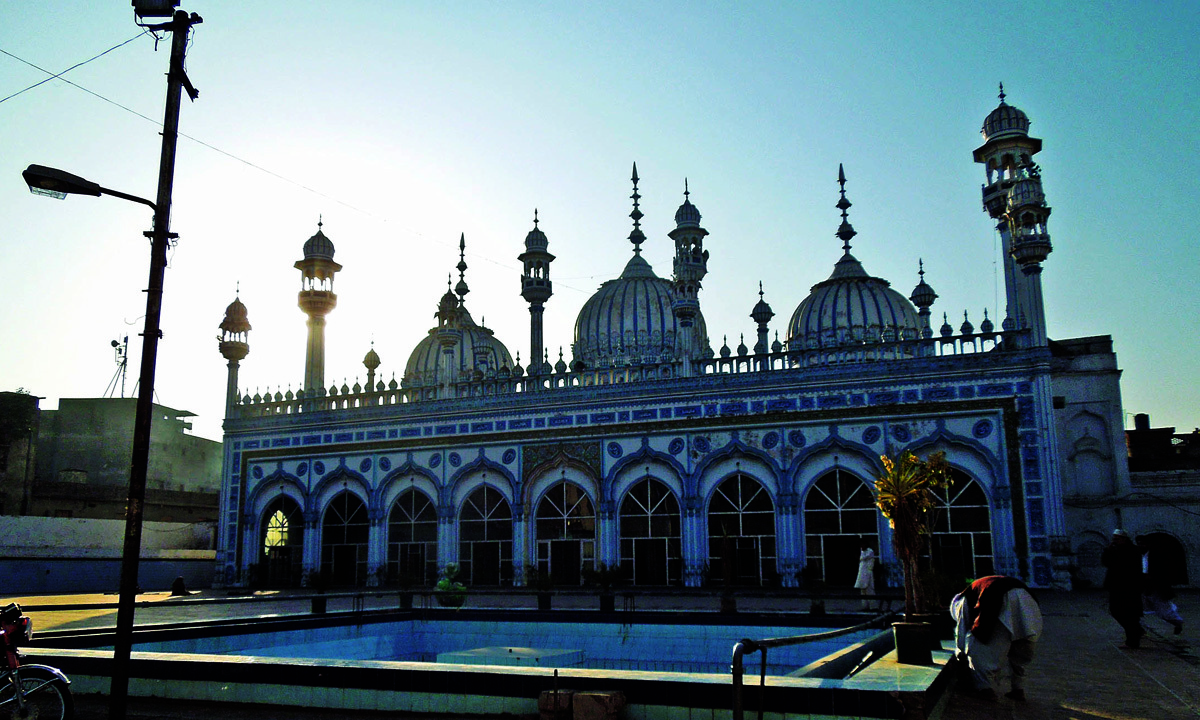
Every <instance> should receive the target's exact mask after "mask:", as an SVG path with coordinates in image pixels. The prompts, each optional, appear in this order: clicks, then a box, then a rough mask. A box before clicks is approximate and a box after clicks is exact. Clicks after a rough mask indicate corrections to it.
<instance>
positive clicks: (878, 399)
mask: <svg viewBox="0 0 1200 720" xmlns="http://www.w3.org/2000/svg"><path fill="white" fill-rule="evenodd" d="M867 397H868V399H869V400H870V402H871V404H872V405H895V404H896V403H898V402H900V393H898V392H894V391H891V390H888V391H886V392H877V393H871V394H869V395H868V396H867Z"/></svg>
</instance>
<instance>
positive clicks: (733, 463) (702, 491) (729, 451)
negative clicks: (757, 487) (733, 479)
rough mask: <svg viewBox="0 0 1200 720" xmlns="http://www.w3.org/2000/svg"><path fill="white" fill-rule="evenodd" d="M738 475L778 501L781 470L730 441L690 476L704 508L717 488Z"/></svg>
mask: <svg viewBox="0 0 1200 720" xmlns="http://www.w3.org/2000/svg"><path fill="white" fill-rule="evenodd" d="M737 473H742V474H746V475H750V476H753V477H754V478H755V479H756V480H757V481H758V482H760V483H762V485H763V487H764V488H766V490H767V491H768V492H769V493H770V495H771V497H772V499H774V498H777V497H779V492H780V488H779V485H780V483H779V474H780V468H779V466H778V465H777V464H776V462H775V459H774V458H772V457H771V456H770V455H768V454H767V453H765V452H763V451H762V450H759V449H758V448H753V447H750V446H748V445H746V444H745V443H743V442H741V441H740V440H733V441H732V442H730V443H729V444H728V445H726V446H725V447H723V448H721V449H720V450H717V451H715V452H713V453H710V454H709V455H708V456H706V457H705V458H704V459H703V460H702V461H701V462H700V463H699V464H698V465H697V466H696V469H695V471H694V472H693V473H692V477H694V478H695V479H696V487H695V493H696V495H698V496H699V497H701V498H704V500H705V503H706V504H707V502H708V500H709V498H710V497H711V495H712V493H713V491H714V490H715V489H716V487H717V485H719V484H720V483H722V482H724V481H725V479H726V478H728V477H730V476H732V475H734V474H737ZM772 501H773V500H772Z"/></svg>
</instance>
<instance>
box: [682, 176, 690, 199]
mask: <svg viewBox="0 0 1200 720" xmlns="http://www.w3.org/2000/svg"><path fill="white" fill-rule="evenodd" d="M687 180H688V179H687V178H684V179H683V201H684V202H690V201H691V197H690V196H691V194H692V193H691V192H690V191H688V182H687Z"/></svg>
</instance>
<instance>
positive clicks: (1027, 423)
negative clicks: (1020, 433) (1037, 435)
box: [1017, 396, 1034, 428]
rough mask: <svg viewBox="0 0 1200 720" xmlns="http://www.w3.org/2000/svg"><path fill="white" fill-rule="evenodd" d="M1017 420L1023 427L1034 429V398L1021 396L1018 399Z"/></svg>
mask: <svg viewBox="0 0 1200 720" xmlns="http://www.w3.org/2000/svg"><path fill="white" fill-rule="evenodd" d="M1017 419H1018V422H1019V424H1020V425H1021V427H1023V428H1025V427H1033V425H1034V422H1033V398H1031V397H1029V396H1019V397H1018V398H1017Z"/></svg>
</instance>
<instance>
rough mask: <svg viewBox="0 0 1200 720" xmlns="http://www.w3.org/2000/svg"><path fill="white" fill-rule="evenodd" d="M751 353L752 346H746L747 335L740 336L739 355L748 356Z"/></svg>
mask: <svg viewBox="0 0 1200 720" xmlns="http://www.w3.org/2000/svg"><path fill="white" fill-rule="evenodd" d="M749 353H750V348H748V347H746V336H745V335H741V336H739V337H738V346H737V354H738V357H746V355H748V354H749Z"/></svg>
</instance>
